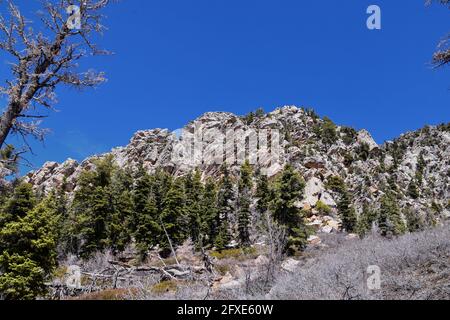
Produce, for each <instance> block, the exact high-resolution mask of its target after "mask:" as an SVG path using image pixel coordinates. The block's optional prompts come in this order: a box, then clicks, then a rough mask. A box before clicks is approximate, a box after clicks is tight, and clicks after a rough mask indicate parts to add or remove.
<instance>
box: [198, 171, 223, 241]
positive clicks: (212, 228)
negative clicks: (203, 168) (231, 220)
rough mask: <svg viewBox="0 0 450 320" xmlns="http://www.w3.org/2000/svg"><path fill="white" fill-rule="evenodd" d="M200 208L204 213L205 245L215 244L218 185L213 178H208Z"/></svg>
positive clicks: (203, 233) (202, 231) (203, 235)
mask: <svg viewBox="0 0 450 320" xmlns="http://www.w3.org/2000/svg"><path fill="white" fill-rule="evenodd" d="M200 210H201V212H202V213H203V220H202V224H201V235H202V242H203V245H214V239H215V238H216V236H217V233H218V230H217V227H218V226H217V222H218V220H219V219H218V210H217V186H216V183H215V182H214V180H213V179H212V178H208V180H207V181H206V183H205V187H204V190H203V196H202V200H201V203H200Z"/></svg>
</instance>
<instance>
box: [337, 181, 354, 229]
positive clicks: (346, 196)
mask: <svg viewBox="0 0 450 320" xmlns="http://www.w3.org/2000/svg"><path fill="white" fill-rule="evenodd" d="M337 208H338V212H339V215H340V217H341V220H342V227H343V228H344V230H345V231H347V232H349V233H352V232H354V231H355V229H356V223H357V216H356V212H355V209H354V208H353V207H352V200H351V196H350V193H349V192H348V190H346V189H345V191H344V192H343V193H342V195H341V199H340V201H339V203H338V205H337Z"/></svg>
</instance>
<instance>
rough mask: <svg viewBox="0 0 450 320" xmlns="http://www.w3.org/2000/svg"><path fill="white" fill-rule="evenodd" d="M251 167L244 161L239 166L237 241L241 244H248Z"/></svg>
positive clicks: (251, 182)
mask: <svg viewBox="0 0 450 320" xmlns="http://www.w3.org/2000/svg"><path fill="white" fill-rule="evenodd" d="M252 186H253V181H252V167H251V166H250V163H249V162H248V161H245V162H244V164H243V165H242V167H241V177H240V180H239V199H238V203H239V211H238V232H239V242H240V244H241V245H242V246H244V247H247V246H249V245H250V231H249V224H250V215H251V212H250V205H251V191H252Z"/></svg>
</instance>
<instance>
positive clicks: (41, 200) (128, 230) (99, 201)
mask: <svg viewBox="0 0 450 320" xmlns="http://www.w3.org/2000/svg"><path fill="white" fill-rule="evenodd" d="M94 164H95V169H94V170H86V171H84V172H82V173H81V175H80V177H79V179H78V182H77V188H76V190H75V191H74V192H73V194H71V195H69V194H67V193H66V192H65V191H64V190H65V184H66V182H65V181H63V183H62V186H61V187H60V188H59V189H58V190H54V191H52V192H51V193H50V194H48V195H45V196H43V195H40V194H36V193H35V192H33V190H32V186H31V185H29V184H25V183H20V181H19V182H17V183H16V185H15V188H13V190H12V191H11V192H9V193H2V196H1V197H0V208H1V211H0V251H1V254H0V295H1V297H3V298H7V299H17V298H21V299H32V298H35V297H37V296H39V295H42V294H43V293H44V292H45V286H44V282H45V281H46V280H48V279H49V276H50V275H51V274H52V272H53V271H54V269H55V267H56V266H57V260H58V257H59V258H61V257H64V256H66V255H69V254H75V255H77V256H79V257H81V258H83V259H88V258H90V257H91V256H92V255H93V254H95V253H97V252H102V251H105V250H110V251H111V252H112V253H113V254H119V253H121V252H124V251H125V250H126V249H127V248H128V247H130V248H135V250H136V252H137V253H138V255H139V257H140V258H141V259H142V260H144V259H145V258H146V256H147V254H148V253H149V252H150V250H157V251H158V252H159V253H160V254H161V256H162V257H168V256H170V255H171V254H172V253H173V251H174V250H176V248H177V247H178V246H180V245H181V244H183V243H184V242H185V241H186V240H188V239H191V240H192V243H193V244H194V249H195V250H203V249H206V250H217V251H222V250H224V249H226V248H229V247H230V245H231V244H232V243H234V245H238V246H240V247H241V248H246V247H249V246H251V245H252V243H253V242H254V241H255V240H256V236H257V234H256V233H257V232H254V229H253V228H252V227H253V226H252V221H254V219H255V217H260V218H262V217H267V216H269V217H270V218H271V219H272V220H273V222H274V223H276V224H277V225H278V226H279V227H281V228H282V229H284V234H285V237H286V239H285V240H284V241H282V243H285V248H284V252H285V253H286V254H289V255H292V254H295V253H296V252H299V251H301V250H303V249H304V248H305V246H306V244H307V238H308V236H309V235H310V234H311V233H312V232H311V230H310V229H309V228H308V226H307V225H306V224H305V218H306V214H307V212H306V211H304V210H303V209H302V208H300V207H299V205H298V203H299V200H301V199H303V197H304V194H303V193H304V188H305V181H304V179H303V178H302V177H301V176H300V174H299V173H298V172H297V171H296V170H295V169H294V168H293V167H292V166H291V165H286V166H285V168H284V170H282V172H280V173H279V175H278V176H276V177H274V178H271V179H269V178H268V177H267V176H265V175H264V174H262V173H261V172H259V171H256V172H255V171H254V168H253V167H252V166H251V165H250V164H249V163H248V162H245V163H244V164H243V165H242V166H241V168H240V171H239V172H238V174H237V175H232V174H231V172H230V170H229V168H228V167H227V166H226V165H224V166H222V167H221V171H220V172H221V174H220V176H219V177H218V178H217V179H213V178H208V179H203V178H202V173H201V172H200V171H199V170H195V171H194V172H191V173H189V174H187V175H185V176H183V177H178V178H175V177H173V176H171V175H170V174H168V173H166V172H164V171H162V170H157V171H156V172H154V173H153V174H149V173H148V172H147V170H145V168H144V166H143V165H142V164H141V165H139V166H138V169H137V170H135V171H134V172H133V171H131V170H129V169H126V168H125V169H123V168H119V167H118V166H117V165H116V164H115V162H114V160H113V158H112V157H104V158H102V159H99V160H97V161H96V162H95V163H94ZM418 171H419V172H418V174H417V175H418V176H420V175H421V169H420V166H419V170H418ZM417 180H419V181H420V179H417ZM326 187H327V188H328V189H330V190H332V191H334V192H335V193H336V195H337V200H338V201H337V213H338V215H339V216H340V218H341V221H342V229H343V230H345V231H347V232H349V233H352V232H353V233H355V232H356V233H358V234H360V235H361V236H364V235H365V234H367V233H368V232H369V231H370V230H372V226H373V225H374V224H377V226H378V228H379V230H380V233H381V234H382V235H384V236H396V235H400V234H402V233H405V232H406V231H411V232H413V231H417V230H422V229H423V227H424V225H425V223H426V222H427V221H423V219H419V218H418V217H417V214H414V212H411V208H407V209H408V210H405V211H404V212H402V211H401V210H400V208H399V207H398V204H397V199H396V196H395V192H394V191H392V190H391V189H389V190H386V192H385V195H384V196H383V197H382V198H381V200H380V205H379V206H378V207H377V208H376V209H375V207H373V206H370V205H369V204H368V203H366V204H364V206H363V210H362V212H361V213H359V214H357V213H356V210H355V207H354V200H353V197H352V192H351V191H350V190H349V189H348V188H347V186H346V184H345V182H344V181H343V179H341V178H340V177H329V178H328V182H327V185H326ZM388 187H389V186H388ZM389 188H390V187H389ZM436 210H437V209H436ZM316 211H319V214H324V215H325V214H326V215H328V214H330V212H331V208H329V207H327V206H326V205H325V204H324V203H322V202H320V201H319V203H318V204H317V205H316ZM403 217H404V218H406V219H403ZM252 219H253V220H252ZM404 220H406V223H405V221H404ZM428 220H431V218H430V219H428ZM233 240H234V241H233Z"/></svg>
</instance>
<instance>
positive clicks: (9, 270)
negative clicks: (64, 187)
mask: <svg viewBox="0 0 450 320" xmlns="http://www.w3.org/2000/svg"><path fill="white" fill-rule="evenodd" d="M30 191H31V189H30V187H29V186H28V185H24V184H21V185H19V187H18V188H17V189H16V192H15V194H14V197H13V199H11V202H10V204H11V205H12V204H13V202H14V203H15V204H16V205H12V206H10V207H9V208H7V209H6V211H7V212H6V213H7V215H8V216H9V217H10V219H9V221H2V223H0V252H1V253H0V270H1V273H0V297H3V298H4V299H13V300H17V299H23V300H30V299H35V298H36V297H38V296H43V295H44V294H45V293H46V286H45V284H44V283H45V281H46V280H47V279H48V276H49V275H50V274H51V273H52V272H53V270H54V269H55V267H56V264H57V262H56V242H57V236H56V235H57V232H56V227H57V225H58V221H57V219H58V215H57V213H56V204H55V201H54V198H53V197H49V198H46V199H45V200H43V201H42V202H41V203H39V204H38V205H37V206H36V207H34V208H33V201H30V199H32V198H33V197H32V195H31V194H30ZM19 194H20V195H22V196H24V198H22V199H21V201H19V202H20V206H17V204H18V201H17V200H18V198H17V197H18V196H19ZM19 207H20V209H19ZM26 208H28V209H26ZM18 209H19V211H20V215H13V214H12V211H8V210H13V211H15V212H18V211H17V210H18Z"/></svg>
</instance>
